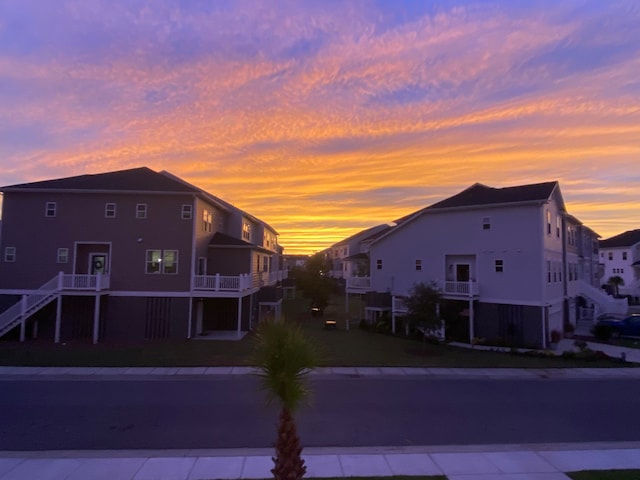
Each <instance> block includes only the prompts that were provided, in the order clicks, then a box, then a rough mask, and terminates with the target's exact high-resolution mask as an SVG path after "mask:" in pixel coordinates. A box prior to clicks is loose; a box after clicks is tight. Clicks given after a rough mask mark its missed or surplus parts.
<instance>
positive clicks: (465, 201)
mask: <svg viewBox="0 0 640 480" xmlns="http://www.w3.org/2000/svg"><path fill="white" fill-rule="evenodd" d="M557 185H558V182H545V183H534V184H531V185H520V186H516V187H505V188H494V187H488V186H486V185H483V184H481V183H476V184H474V185H471V186H470V187H469V188H467V189H465V190H463V191H462V192H460V193H458V194H456V195H454V196H452V197H449V198H445V199H444V200H441V201H439V202H437V203H434V204H433V205H431V206H430V207H428V208H431V209H434V208H456V207H471V206H476V205H495V204H502V203H522V202H535V201H546V200H548V199H549V197H550V196H551V194H552V193H553V190H554V189H555V188H556V186H557Z"/></svg>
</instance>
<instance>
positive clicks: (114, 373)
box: [0, 366, 640, 380]
mask: <svg viewBox="0 0 640 480" xmlns="http://www.w3.org/2000/svg"><path fill="white" fill-rule="evenodd" d="M252 373H254V369H253V368H252V367H3V366H0V380H2V379H4V380H7V379H22V380H45V379H60V378H65V379H75V380H81V379H83V378H86V379H92V378H95V377H96V376H103V377H110V378H111V379H114V378H115V379H118V380H126V379H133V378H135V379H136V380H140V379H142V380H144V379H147V380H153V379H157V378H159V377H174V378H179V377H185V376H216V375H250V374H252ZM334 375H343V376H351V377H367V376H390V377H398V376H411V377H424V378H441V379H444V378H448V379H451V378H471V377H472V378H485V379H492V380H498V379H514V378H525V379H535V378H544V379H549V378H565V379H566V378H583V379H584V378H599V379H603V378H629V379H640V368H630V367H622V368H432V367H322V368H316V369H314V370H313V371H312V372H311V376H334Z"/></svg>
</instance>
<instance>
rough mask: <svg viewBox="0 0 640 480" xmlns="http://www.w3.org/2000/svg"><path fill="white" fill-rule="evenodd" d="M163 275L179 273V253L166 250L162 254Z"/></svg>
mask: <svg viewBox="0 0 640 480" xmlns="http://www.w3.org/2000/svg"><path fill="white" fill-rule="evenodd" d="M162 273H167V274H175V273H178V251H177V250H165V251H164V252H163V254H162Z"/></svg>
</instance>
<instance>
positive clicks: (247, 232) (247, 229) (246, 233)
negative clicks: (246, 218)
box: [242, 222, 251, 242]
mask: <svg viewBox="0 0 640 480" xmlns="http://www.w3.org/2000/svg"><path fill="white" fill-rule="evenodd" d="M242 239H243V240H246V241H247V242H250V241H251V225H250V224H248V223H245V222H243V223H242Z"/></svg>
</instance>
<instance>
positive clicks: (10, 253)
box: [4, 247, 16, 263]
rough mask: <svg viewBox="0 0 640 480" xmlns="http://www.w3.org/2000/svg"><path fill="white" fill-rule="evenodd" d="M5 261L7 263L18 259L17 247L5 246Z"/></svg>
mask: <svg viewBox="0 0 640 480" xmlns="http://www.w3.org/2000/svg"><path fill="white" fill-rule="evenodd" d="M4 261H5V262H7V263H12V262H15V261H16V247H4Z"/></svg>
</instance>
